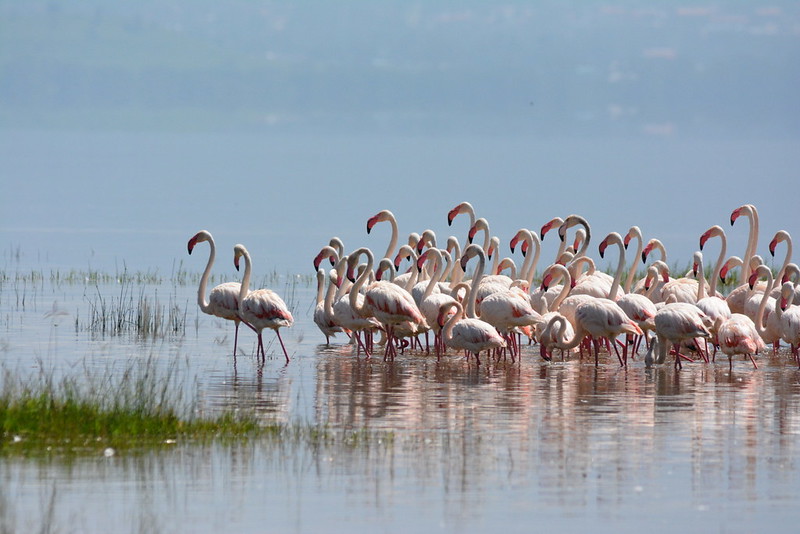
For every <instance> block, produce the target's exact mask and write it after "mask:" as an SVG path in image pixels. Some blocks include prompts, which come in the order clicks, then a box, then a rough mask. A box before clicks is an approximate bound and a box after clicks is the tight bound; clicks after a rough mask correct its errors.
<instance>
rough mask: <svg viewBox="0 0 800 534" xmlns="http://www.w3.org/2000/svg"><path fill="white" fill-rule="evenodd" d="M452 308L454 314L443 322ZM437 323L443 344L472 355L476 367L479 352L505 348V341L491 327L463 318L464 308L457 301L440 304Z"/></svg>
mask: <svg viewBox="0 0 800 534" xmlns="http://www.w3.org/2000/svg"><path fill="white" fill-rule="evenodd" d="M452 308H455V309H456V312H455V313H454V314H453V315H452V316H451V317H450V318H449V319H447V320H446V321H445V318H446V317H447V314H448V313H449V311H450V310H451V309H452ZM437 322H438V323H439V325H440V326H441V329H442V340H443V341H444V344H445V345H447V346H448V347H451V348H454V349H456V350H465V351H467V352H469V353H472V354H474V355H475V361H476V363H477V364H478V365H480V364H481V359H480V353H481V352H483V351H491V350H495V349H499V348H502V347H505V346H506V341H505V340H504V339H503V337H502V336H501V335H500V334H498V333H497V330H495V328H494V327H493V326H492V325H490V324H489V323H487V322H484V321H481V320H480V319H471V318H464V308H463V306H462V305H461V303H460V302H458V301H454V302H446V303H444V304H442V307H441V308H440V310H439V315H438V318H437Z"/></svg>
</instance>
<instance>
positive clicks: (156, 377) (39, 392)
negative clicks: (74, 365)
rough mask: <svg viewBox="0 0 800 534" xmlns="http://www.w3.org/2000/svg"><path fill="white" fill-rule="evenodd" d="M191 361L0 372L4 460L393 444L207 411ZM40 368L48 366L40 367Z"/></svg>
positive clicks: (377, 437) (369, 435) (249, 414)
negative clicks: (246, 446) (191, 448)
mask: <svg viewBox="0 0 800 534" xmlns="http://www.w3.org/2000/svg"><path fill="white" fill-rule="evenodd" d="M184 366H187V367H188V362H187V361H185V360H181V359H180V358H175V359H173V360H171V361H169V362H167V363H166V364H165V363H163V362H159V360H158V359H157V358H154V357H149V358H146V359H143V360H133V361H130V362H128V363H127V364H125V366H124V367H122V368H120V367H119V366H114V365H111V366H109V367H107V369H106V370H105V372H100V373H98V372H97V370H95V369H90V368H88V367H87V366H85V365H84V367H83V368H82V369H81V370H80V371H77V372H73V374H71V375H66V376H62V377H60V378H59V377H57V376H56V373H55V372H54V371H52V370H50V371H44V370H41V371H39V373H37V374H35V375H32V376H28V377H20V376H19V374H17V373H15V372H13V371H11V370H10V369H8V368H6V367H2V368H0V372H2V375H1V376H0V457H3V456H42V455H52V454H62V455H80V454H102V453H105V454H106V455H108V454H117V453H119V452H125V451H129V452H134V451H137V450H141V451H148V450H152V449H154V448H159V447H165V446H171V445H174V444H176V443H183V444H187V443H188V444H199V445H203V444H208V443H210V442H215V441H221V442H241V441H246V440H255V439H267V440H270V441H272V442H279V443H283V444H286V445H298V444H303V445H306V446H314V447H317V446H325V447H346V448H352V447H366V446H371V445H375V444H377V445H381V446H389V445H391V444H392V443H393V438H394V436H393V434H392V433H388V432H372V431H368V430H364V429H358V430H339V431H333V430H330V429H329V428H328V427H327V426H326V425H320V424H312V423H302V422H300V423H275V422H263V421H259V420H258V419H257V418H256V415H255V411H248V410H237V411H235V412H234V411H233V410H232V409H231V410H230V411H225V412H222V413H216V414H211V415H209V414H206V413H205V411H204V410H203V409H202V407H201V406H200V405H199V403H198V401H197V399H196V398H191V399H188V398H187V397H186V392H187V391H192V390H196V388H191V387H187V384H186V383H184V381H185V377H186V376H187V375H188V373H187V372H186V369H185V368H184ZM38 367H39V368H40V369H44V365H43V363H42V362H39V364H38ZM109 451H111V452H110V453H109Z"/></svg>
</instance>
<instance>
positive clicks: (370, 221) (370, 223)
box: [367, 214, 380, 233]
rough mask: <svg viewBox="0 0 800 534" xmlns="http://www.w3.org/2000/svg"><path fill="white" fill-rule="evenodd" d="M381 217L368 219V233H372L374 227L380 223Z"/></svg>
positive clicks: (376, 216)
mask: <svg viewBox="0 0 800 534" xmlns="http://www.w3.org/2000/svg"><path fill="white" fill-rule="evenodd" d="M379 217H380V214H378V215H373V216H372V217H370V218H369V219H367V233H370V232H371V231H372V227H373V226H375V225H376V224H377V223H379V222H380V219H379Z"/></svg>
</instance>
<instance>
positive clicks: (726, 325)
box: [717, 313, 766, 369]
mask: <svg viewBox="0 0 800 534" xmlns="http://www.w3.org/2000/svg"><path fill="white" fill-rule="evenodd" d="M719 323H720V324H719V325H718V326H717V337H718V339H719V346H720V349H721V350H722V352H724V353H725V354H727V355H728V365H729V366H730V368H731V369H733V356H734V355H735V354H746V355H747V356H748V357H749V358H750V361H751V362H753V367H755V368H756V369H757V368H758V364H756V361H755V360H754V359H753V354H758V353H759V352H761V351H762V350H764V348H765V347H766V346H765V345H764V341H763V340H762V339H761V336H759V335H758V332H757V331H756V325H755V324H754V323H753V320H752V319H750V318H749V317H748V316H746V315H744V314H741V313H732V314H731V318H730V319H728V320H725V321H722V320H720V321H719Z"/></svg>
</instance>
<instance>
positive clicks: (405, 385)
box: [0, 277, 800, 532]
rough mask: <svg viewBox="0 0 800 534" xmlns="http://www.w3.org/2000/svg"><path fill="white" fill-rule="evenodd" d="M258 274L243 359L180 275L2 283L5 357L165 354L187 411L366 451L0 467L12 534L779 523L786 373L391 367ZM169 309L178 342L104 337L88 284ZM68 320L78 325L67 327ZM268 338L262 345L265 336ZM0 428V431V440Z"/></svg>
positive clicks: (200, 450)
mask: <svg viewBox="0 0 800 534" xmlns="http://www.w3.org/2000/svg"><path fill="white" fill-rule="evenodd" d="M273 287H275V288H276V289H278V290H279V291H280V290H281V288H283V292H284V295H286V294H287V293H288V294H290V295H291V297H290V298H287V300H288V301H289V302H290V305H291V306H292V307H293V310H294V315H295V318H296V323H295V326H294V327H293V328H291V329H289V330H284V333H285V334H284V339H285V341H286V344H287V347H288V348H289V351H290V355H291V357H292V361H291V362H290V363H289V364H288V365H287V364H285V362H284V359H283V356H282V355H281V354H280V347H279V346H278V345H277V343H276V342H274V335H273V334H272V332H270V331H267V332H265V339H266V340H267V341H268V342H270V345H269V347H268V349H267V351H268V352H267V359H266V362H265V363H264V365H263V366H262V365H259V364H258V363H257V360H256V358H255V357H254V356H253V354H254V349H255V337H254V336H253V335H252V333H251V332H249V331H247V330H246V329H244V330H243V331H242V332H241V337H240V343H241V345H240V349H241V350H240V354H239V355H238V356H237V358H236V363H235V365H234V361H233V358H232V354H231V350H232V341H233V326H232V325H231V324H230V323H226V322H223V321H222V320H219V319H214V318H211V317H209V316H206V315H203V314H202V313H200V312H199V310H198V309H197V306H196V304H195V298H196V289H195V287H194V286H193V285H191V284H186V285H184V284H175V283H173V282H169V281H163V282H156V281H143V282H141V283H133V284H131V285H130V286H129V287H128V288H127V289H126V288H125V284H118V283H115V282H113V281H109V282H102V283H87V282H81V281H73V282H69V283H63V282H61V283H59V282H53V281H51V280H40V281H39V282H27V283H22V282H15V281H14V280H13V279H10V280H6V281H5V282H4V284H3V286H2V290H0V318H2V325H1V326H2V329H1V330H0V347H2V349H1V350H2V353H0V354H1V355H2V359H3V367H4V368H5V369H11V370H13V371H14V372H16V373H20V374H25V373H37V372H39V370H40V369H45V370H48V372H52V373H54V374H61V373H63V374H66V375H69V374H75V373H89V374H91V373H95V372H96V373H98V374H102V373H107V372H108V370H109V369H112V370H113V369H116V368H117V366H125V365H130V362H132V361H136V360H138V359H141V360H146V359H148V358H149V359H153V360H155V361H157V362H161V363H163V364H164V365H170V362H172V364H174V363H175V362H176V361H177V362H178V363H179V364H178V368H179V369H180V370H181V372H182V373H184V374H185V380H184V382H183V383H184V384H185V387H186V389H187V392H188V393H189V395H194V396H196V398H197V403H198V409H200V410H204V411H209V412H213V411H219V410H230V409H237V408H238V409H248V410H249V409H254V410H255V411H256V413H257V414H258V417H259V418H260V419H261V420H263V421H265V422H272V421H279V422H299V423H312V424H320V425H325V426H326V427H327V428H330V429H332V430H334V431H342V430H346V431H348V430H352V431H354V432H358V431H361V430H367V431H374V432H375V435H374V436H373V437H370V438H367V439H366V441H365V442H363V443H352V444H343V443H337V444H321V445H320V444H316V445H314V444H311V443H308V442H304V441H303V440H297V442H296V443H295V442H294V441H292V440H289V441H288V442H285V441H280V442H276V441H270V440H261V439H255V440H248V441H243V442H234V443H215V444H212V445H198V444H191V443H181V442H177V443H174V444H169V445H166V446H165V447H164V448H162V449H159V450H154V451H138V452H136V451H134V452H129V453H119V454H115V455H113V456H110V457H106V456H104V455H101V454H96V455H95V454H93V455H90V456H88V457H87V456H81V455H79V456H78V457H71V456H70V457H65V456H64V455H61V454H53V455H51V456H47V457H44V458H37V459H22V458H5V459H3V460H2V461H0V479H1V480H2V484H1V485H0V512H2V513H0V516H2V520H1V521H2V526H3V527H8V528H9V529H10V530H11V531H20V532H21V531H30V530H34V529H40V528H42V526H43V525H44V526H47V527H48V528H51V529H54V530H57V531H64V532H72V531H75V532H109V531H116V532H128V531H137V532H141V531H147V532H151V531H161V532H177V531H182V532H219V531H236V532H265V531H268V532H321V531H324V532H367V531H369V532H373V531H383V532H408V531H414V532H430V531H443V532H483V531H487V530H490V529H491V530H497V529H500V530H502V531H506V532H530V531H532V530H538V529H544V528H546V529H557V531H559V532H630V531H640V530H642V529H647V530H649V531H654V532H674V531H676V530H678V531H680V530H686V531H714V532H753V531H763V530H765V529H767V528H768V529H770V530H772V531H776V532H790V531H792V527H793V525H794V523H795V522H796V519H797V518H798V512H797V509H798V504H800V497H798V495H800V371H798V370H797V368H796V366H795V365H793V364H792V363H791V361H790V360H789V357H788V354H787V353H785V352H782V353H779V354H778V355H777V356H773V355H771V354H765V355H762V356H761V358H760V360H759V369H753V367H752V365H751V364H750V363H749V362H748V361H745V360H737V361H736V362H735V364H734V367H733V372H730V370H729V368H728V363H727V359H724V361H723V360H718V361H717V363H710V364H705V363H701V362H698V363H693V364H686V365H684V367H683V369H682V370H680V371H676V370H675V369H674V368H673V367H672V366H671V365H666V366H663V367H656V368H653V369H646V368H645V366H644V364H643V362H642V358H641V357H640V358H638V359H637V360H636V361H633V362H631V363H630V365H629V367H628V368H627V369H621V368H620V367H619V365H618V363H617V361H616V358H615V357H612V358H608V357H607V356H606V357H605V358H602V359H601V364H600V365H599V366H598V367H595V366H594V363H593V361H590V360H585V361H581V360H580V359H579V358H578V357H577V356H573V357H572V358H571V359H569V360H568V361H565V362H561V361H554V362H553V363H546V362H543V361H542V360H541V358H540V357H539V356H538V348H536V347H528V346H523V351H522V352H523V354H522V357H521V358H520V359H519V361H517V362H513V363H512V362H511V361H499V362H492V361H485V362H483V363H482V365H480V366H477V365H476V364H475V363H474V361H469V362H468V361H465V360H464V359H463V358H462V357H460V356H457V355H453V354H449V355H447V356H445V357H443V358H441V360H439V361H437V359H436V358H435V357H434V356H431V355H425V354H424V353H420V352H418V351H417V352H414V351H410V352H406V353H405V354H402V355H400V356H398V358H397V359H396V360H395V361H394V362H384V361H383V360H382V359H381V358H378V357H376V358H373V359H372V360H370V361H366V360H365V359H363V358H361V359H359V358H356V357H355V356H354V355H353V352H352V350H351V347H350V346H348V345H347V344H346V343H345V341H344V340H343V339H341V338H339V339H336V338H334V340H333V342H332V343H331V345H330V346H326V345H325V344H324V337H323V336H322V334H321V333H320V332H319V331H318V330H317V328H316V326H315V325H314V324H313V322H312V321H311V311H312V309H313V299H314V289H315V288H314V287H313V283H312V282H311V281H310V279H309V278H308V277H297V278H293V277H279V279H275V280H274V284H273ZM126 291H129V292H130V294H131V295H133V297H134V300H137V299H138V298H139V296H140V295H150V296H151V298H152V299H153V300H152V302H153V303H160V304H161V305H164V306H167V305H169V303H174V304H175V305H176V306H177V307H178V308H179V309H183V310H186V329H185V332H184V333H182V335H179V336H173V337H171V336H165V337H159V338H157V339H155V340H154V339H152V338H149V339H146V340H144V339H137V338H136V336H133V335H128V334H122V335H114V336H112V335H108V334H106V335H102V334H99V333H98V332H96V331H95V330H93V329H91V328H87V327H86V325H87V322H88V320H89V318H90V316H91V313H90V312H91V308H92V306H96V305H97V302H98V298H99V296H102V297H103V298H105V299H106V302H111V301H112V299H113V298H124V297H121V296H120V295H125V294H126V293H125V292H126ZM76 319H77V326H76ZM276 349H277V350H276ZM4 439H7V438H4Z"/></svg>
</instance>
